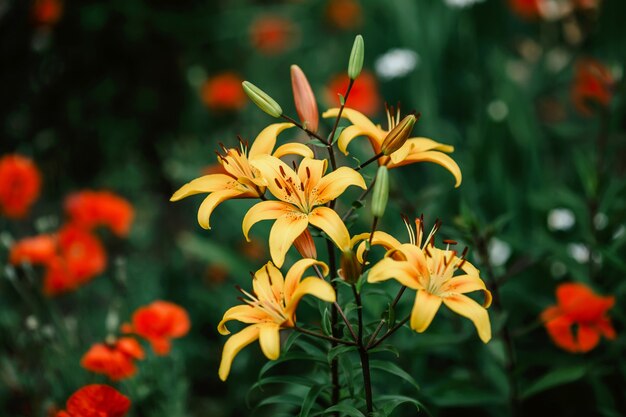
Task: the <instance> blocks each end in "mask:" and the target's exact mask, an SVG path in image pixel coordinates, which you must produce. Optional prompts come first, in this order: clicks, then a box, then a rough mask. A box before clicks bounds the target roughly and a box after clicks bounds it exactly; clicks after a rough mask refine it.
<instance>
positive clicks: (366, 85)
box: [326, 70, 381, 116]
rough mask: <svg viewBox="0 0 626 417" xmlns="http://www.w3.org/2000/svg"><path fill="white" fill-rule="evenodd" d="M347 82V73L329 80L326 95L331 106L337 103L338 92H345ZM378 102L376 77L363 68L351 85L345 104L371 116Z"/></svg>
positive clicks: (378, 104)
mask: <svg viewBox="0 0 626 417" xmlns="http://www.w3.org/2000/svg"><path fill="white" fill-rule="evenodd" d="M349 82H350V79H349V78H348V75H347V74H341V75H338V76H336V77H335V78H333V79H332V80H331V81H330V83H329V84H328V86H327V87H326V97H327V100H328V101H329V102H330V103H332V104H331V106H336V105H338V104H339V96H338V94H342V95H344V94H346V89H347V88H348V83H349ZM380 102H381V98H380V93H379V92H378V82H377V81H376V78H375V77H374V75H373V74H372V73H371V72H369V71H365V70H363V71H362V72H361V75H359V77H358V78H357V79H356V81H355V82H354V85H353V86H352V90H351V91H350V95H349V96H348V100H347V101H346V105H347V106H349V107H350V108H352V109H355V110H358V111H360V112H361V113H363V114H365V115H368V116H372V115H374V114H376V113H377V112H378V109H379V108H380Z"/></svg>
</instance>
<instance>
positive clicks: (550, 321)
mask: <svg viewBox="0 0 626 417" xmlns="http://www.w3.org/2000/svg"><path fill="white" fill-rule="evenodd" d="M556 299H557V305H556V306H551V307H548V308H547V309H545V310H544V311H543V313H541V319H542V320H543V321H544V323H545V326H546V330H547V331H548V334H549V335H550V337H551V338H552V341H553V342H554V343H555V344H556V345H557V346H559V347H560V348H562V349H565V350H567V351H569V352H573V353H579V352H588V351H590V350H591V349H593V348H594V347H596V346H597V345H598V343H599V342H600V336H601V335H602V336H604V337H605V338H607V339H609V340H612V339H615V337H616V335H615V330H614V329H613V325H612V324H611V320H610V319H609V317H608V316H607V314H606V313H607V311H608V310H609V309H610V308H611V307H613V304H614V303H615V298H614V297H602V296H599V295H596V294H595V293H593V291H591V289H589V287H587V286H585V285H583V284H578V283H567V284H561V285H559V287H558V288H557V290H556Z"/></svg>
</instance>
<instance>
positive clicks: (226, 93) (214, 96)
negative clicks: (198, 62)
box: [200, 72, 248, 110]
mask: <svg viewBox="0 0 626 417" xmlns="http://www.w3.org/2000/svg"><path fill="white" fill-rule="evenodd" d="M242 82H243V79H241V77H239V76H238V75H237V74H235V73H232V72H223V73H221V74H218V75H216V76H214V77H211V78H209V79H208V80H207V81H206V82H205V83H204V84H203V85H202V88H201V91H200V95H201V97H202V102H203V103H204V105H205V106H207V107H208V108H209V109H211V110H239V109H241V108H242V107H243V106H245V105H246V103H247V102H248V100H247V98H246V94H245V93H244V92H243V88H242V87H241V83H242Z"/></svg>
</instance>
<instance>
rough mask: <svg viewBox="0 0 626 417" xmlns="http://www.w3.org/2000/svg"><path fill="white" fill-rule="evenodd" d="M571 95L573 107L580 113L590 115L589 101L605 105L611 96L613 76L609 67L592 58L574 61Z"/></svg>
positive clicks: (591, 109) (591, 108) (590, 106)
mask: <svg viewBox="0 0 626 417" xmlns="http://www.w3.org/2000/svg"><path fill="white" fill-rule="evenodd" d="M574 71H575V74H574V82H573V84H572V88H571V97H572V102H573V103H574V107H575V108H576V110H578V111H579V112H580V113H581V114H583V115H585V116H591V115H592V114H593V110H594V109H593V106H592V105H591V103H595V104H598V105H600V106H602V107H607V106H608V105H609V103H610V102H611V98H612V97H613V91H612V89H613V82H614V81H613V77H612V76H611V72H610V71H609V69H608V68H607V67H606V66H604V65H603V64H602V63H600V62H598V61H596V60H593V59H589V58H587V59H581V60H579V61H578V62H577V63H576V67H575V70H574Z"/></svg>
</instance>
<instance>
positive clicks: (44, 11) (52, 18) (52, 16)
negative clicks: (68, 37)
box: [31, 0, 63, 26]
mask: <svg viewBox="0 0 626 417" xmlns="http://www.w3.org/2000/svg"><path fill="white" fill-rule="evenodd" d="M31 15H32V18H33V22H34V23H35V24H36V25H37V26H54V25H55V24H56V23H57V22H58V21H59V20H60V19H61V16H63V2H62V1H61V0H35V1H34V2H33V7H32V10H31Z"/></svg>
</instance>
